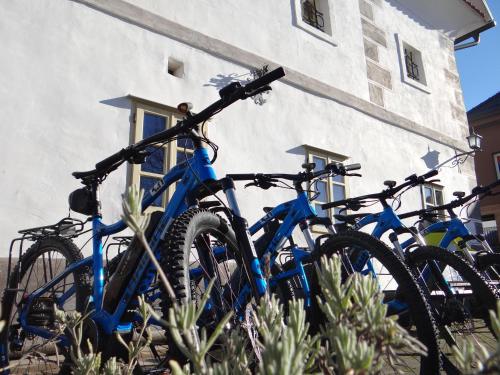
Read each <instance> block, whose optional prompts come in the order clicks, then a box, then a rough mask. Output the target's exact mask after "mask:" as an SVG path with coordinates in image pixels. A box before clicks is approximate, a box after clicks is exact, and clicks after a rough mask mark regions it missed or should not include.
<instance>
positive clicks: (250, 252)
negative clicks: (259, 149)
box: [222, 177, 267, 298]
mask: <svg viewBox="0 0 500 375" xmlns="http://www.w3.org/2000/svg"><path fill="white" fill-rule="evenodd" d="M222 189H223V190H224V194H226V198H227V202H228V206H229V209H230V210H231V217H230V221H231V226H232V227H233V230H234V232H235V234H236V240H237V242H238V249H239V251H240V252H241V255H242V258H243V267H244V269H245V272H246V275H247V277H248V280H249V283H250V286H251V288H252V292H253V295H254V296H255V297H256V298H257V297H260V296H262V295H264V294H265V293H266V290H267V283H266V281H265V279H264V275H263V274H262V268H261V266H260V262H259V258H258V257H257V252H256V251H255V246H254V244H253V241H252V238H251V236H250V232H249V231H248V222H247V221H246V219H244V218H243V217H242V216H241V212H240V208H239V205H238V201H237V200H236V194H235V191H236V188H235V186H234V181H233V179H232V178H230V177H226V178H224V179H223V180H222Z"/></svg>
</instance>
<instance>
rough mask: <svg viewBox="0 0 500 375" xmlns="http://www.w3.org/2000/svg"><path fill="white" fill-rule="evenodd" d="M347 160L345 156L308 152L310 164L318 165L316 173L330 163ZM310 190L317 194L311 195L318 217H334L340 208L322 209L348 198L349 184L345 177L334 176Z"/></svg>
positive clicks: (318, 182)
mask: <svg viewBox="0 0 500 375" xmlns="http://www.w3.org/2000/svg"><path fill="white" fill-rule="evenodd" d="M345 159H346V158H345V157H343V156H340V155H336V154H333V153H328V152H318V151H308V153H307V160H308V162H309V163H311V162H312V163H315V164H316V167H315V170H316V171H319V170H322V169H324V168H325V167H326V165H327V164H329V163H333V162H342V161H344V160H345ZM310 190H314V191H316V192H317V193H316V194H314V193H311V195H312V196H313V197H314V200H313V201H312V204H313V206H314V208H315V209H316V213H317V214H318V216H329V217H333V214H338V213H339V211H340V209H339V208H334V209H329V210H326V211H325V210H323V209H322V208H321V205H322V204H324V203H328V202H333V201H338V200H341V199H345V198H346V197H347V183H346V179H345V177H344V176H334V177H328V178H327V179H325V180H319V181H317V182H316V183H315V184H314V185H312V186H311V187H310ZM334 221H335V220H334Z"/></svg>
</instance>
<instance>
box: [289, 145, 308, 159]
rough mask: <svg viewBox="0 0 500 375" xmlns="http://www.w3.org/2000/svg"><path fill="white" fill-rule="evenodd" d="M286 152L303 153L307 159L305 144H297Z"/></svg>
mask: <svg viewBox="0 0 500 375" xmlns="http://www.w3.org/2000/svg"><path fill="white" fill-rule="evenodd" d="M286 153H287V154H292V155H302V156H304V160H305V155H306V152H305V149H304V147H303V146H297V147H294V148H291V149H290V150H286Z"/></svg>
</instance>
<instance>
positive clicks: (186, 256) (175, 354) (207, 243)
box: [161, 209, 246, 362]
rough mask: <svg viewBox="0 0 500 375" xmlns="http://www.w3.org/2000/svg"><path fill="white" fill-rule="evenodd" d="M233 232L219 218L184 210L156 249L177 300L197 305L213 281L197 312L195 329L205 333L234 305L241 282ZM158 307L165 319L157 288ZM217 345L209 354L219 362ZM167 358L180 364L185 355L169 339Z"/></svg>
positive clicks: (165, 299) (166, 306) (167, 305)
mask: <svg viewBox="0 0 500 375" xmlns="http://www.w3.org/2000/svg"><path fill="white" fill-rule="evenodd" d="M236 244H237V242H236V237H235V234H234V232H233V230H232V229H231V228H230V227H229V226H228V224H227V223H226V221H225V220H224V219H222V218H221V217H220V216H218V215H216V214H214V213H212V212H210V211H206V210H201V209H190V210H188V211H186V212H185V213H184V214H182V215H181V216H179V217H178V218H177V219H176V220H175V221H174V222H173V223H172V225H171V226H170V230H169V232H168V233H167V235H166V237H165V246H164V248H163V252H162V261H161V262H162V263H161V264H162V268H163V271H164V272H165V274H166V275H167V278H168V280H169V282H170V283H171V285H172V287H173V289H174V293H175V297H176V299H177V301H178V302H179V303H181V304H185V303H190V302H195V304H198V303H199V302H200V301H201V299H202V297H203V294H204V293H205V289H206V287H207V285H208V282H209V281H210V280H212V279H214V280H215V282H214V285H213V288H212V291H211V293H210V298H209V301H208V303H207V304H206V305H205V308H204V310H203V312H202V314H201V316H200V320H199V322H198V324H197V325H198V327H200V329H201V327H204V328H205V329H207V331H208V333H209V334H210V332H211V331H212V330H213V329H214V328H215V327H216V325H217V324H218V323H219V322H220V320H221V319H222V318H223V317H224V316H225V315H226V314H227V313H228V312H229V311H232V310H233V309H234V307H235V305H236V301H237V299H238V297H239V295H240V291H241V289H242V288H243V286H244V285H245V284H246V277H245V275H244V274H245V272H241V267H240V266H241V262H240V261H238V260H237V259H238V257H237V245H236ZM162 293H163V295H162V310H163V314H164V316H165V317H167V316H168V310H169V308H170V307H171V302H170V301H171V299H170V297H169V295H168V294H166V292H165V290H163V289H162ZM234 321H236V318H235V319H234ZM219 354H220V350H217V345H214V350H212V351H211V352H210V353H209V355H210V356H211V357H212V359H214V360H219V359H220V358H218V355H219ZM167 355H168V356H169V357H170V359H175V360H177V361H178V362H184V361H185V360H186V358H185V357H184V355H182V353H181V352H180V350H178V349H177V347H176V345H175V343H174V342H173V341H172V342H171V345H170V349H169V351H168V353H167Z"/></svg>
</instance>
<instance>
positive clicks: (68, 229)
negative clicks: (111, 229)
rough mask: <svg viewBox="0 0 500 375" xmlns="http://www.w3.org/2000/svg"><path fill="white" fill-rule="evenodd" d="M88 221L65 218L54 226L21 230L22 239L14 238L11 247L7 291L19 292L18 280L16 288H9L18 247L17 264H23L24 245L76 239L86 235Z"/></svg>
mask: <svg viewBox="0 0 500 375" xmlns="http://www.w3.org/2000/svg"><path fill="white" fill-rule="evenodd" d="M87 221H88V220H86V221H82V220H79V219H75V218H72V217H65V218H63V219H61V220H60V221H58V222H57V223H55V224H52V225H45V226H41V227H35V228H28V229H21V230H19V231H18V233H19V234H20V235H21V236H20V237H17V238H14V239H13V240H12V241H11V243H10V246H9V260H8V265H7V280H6V285H5V291H6V292H7V291H12V292H18V291H20V290H19V288H18V287H19V280H16V287H15V288H9V281H10V280H9V277H10V275H11V271H12V266H13V264H12V255H13V253H14V248H15V247H16V246H17V250H18V251H17V253H18V260H17V264H19V265H20V264H21V260H22V257H23V254H24V244H25V242H26V241H28V242H35V243H36V242H38V241H40V240H42V239H44V238H47V237H64V238H75V237H78V236H79V235H81V234H82V233H84V231H83V230H84V226H85V223H86V222H87Z"/></svg>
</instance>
